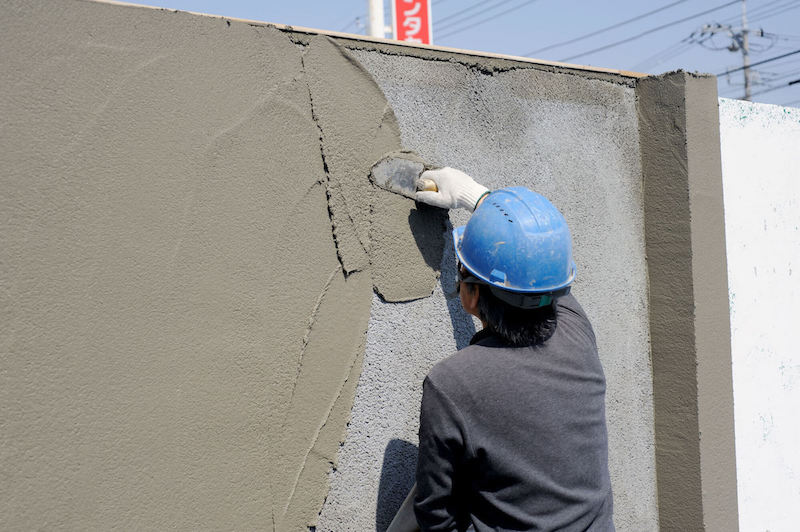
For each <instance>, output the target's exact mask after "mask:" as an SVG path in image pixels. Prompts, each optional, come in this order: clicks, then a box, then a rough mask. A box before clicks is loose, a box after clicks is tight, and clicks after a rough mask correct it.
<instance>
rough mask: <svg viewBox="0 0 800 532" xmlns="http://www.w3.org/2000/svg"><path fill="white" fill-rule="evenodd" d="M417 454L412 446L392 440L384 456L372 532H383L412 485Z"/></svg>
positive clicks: (411, 444) (415, 448) (402, 441)
mask: <svg viewBox="0 0 800 532" xmlns="http://www.w3.org/2000/svg"><path fill="white" fill-rule="evenodd" d="M418 452H419V450H418V449H417V446H416V445H414V444H413V443H409V442H407V441H405V440H398V439H393V440H390V441H389V443H388V444H387V445H386V450H385V451H384V453H383V467H382V468H381V480H380V484H379V485H378V505H377V507H376V508H375V530H376V531H377V532H385V530H386V529H387V528H389V524H390V523H391V522H392V519H393V518H394V515H395V514H396V513H397V510H398V509H399V508H400V505H401V504H402V503H403V501H404V500H405V498H406V495H408V492H409V491H411V487H412V486H413V485H414V477H415V474H416V470H417V454H418Z"/></svg>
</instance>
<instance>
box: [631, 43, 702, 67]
mask: <svg viewBox="0 0 800 532" xmlns="http://www.w3.org/2000/svg"><path fill="white" fill-rule="evenodd" d="M690 39H691V37H686V38H685V39H681V40H680V41H678V42H677V43H676V44H673V45H672V46H669V47H667V48H665V49H663V50H661V51H660V52H657V53H655V54H653V55H651V56H649V57H646V58H644V59H642V60H641V61H639V62H638V63H636V64H635V65H633V66H632V67H631V69H632V70H635V71H639V70H640V69H645V68H651V67H654V66H656V65H660V64H661V63H663V62H664V61H667V60H668V59H672V58H673V57H677V56H679V55H681V54H684V53H686V52H688V51H689V50H690V49H691V48H692V46H694V44H695V42H696V41H693V40H690Z"/></svg>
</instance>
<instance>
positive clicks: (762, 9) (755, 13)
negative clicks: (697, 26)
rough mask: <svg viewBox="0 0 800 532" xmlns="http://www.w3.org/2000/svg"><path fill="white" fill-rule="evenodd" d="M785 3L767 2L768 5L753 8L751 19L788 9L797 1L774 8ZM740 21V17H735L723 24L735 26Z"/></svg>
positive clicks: (773, 0)
mask: <svg viewBox="0 0 800 532" xmlns="http://www.w3.org/2000/svg"><path fill="white" fill-rule="evenodd" d="M784 1H785V0H772V1H771V2H767V3H766V4H763V5H760V6H758V7H755V8H753V10H752V11H750V16H751V17H759V16H761V14H762V13H766V12H767V11H770V10H772V9H781V8H783V7H786V6H787V5H791V4H792V3H793V2H794V1H796V0H789V2H788V3H786V4H784V5H782V6H775V7H773V6H774V4H777V3H780V2H784ZM738 21H739V17H738V16H735V17H730V18H727V19H724V20H723V21H722V24H733V23H734V22H738Z"/></svg>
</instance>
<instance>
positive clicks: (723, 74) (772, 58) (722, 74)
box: [717, 48, 800, 77]
mask: <svg viewBox="0 0 800 532" xmlns="http://www.w3.org/2000/svg"><path fill="white" fill-rule="evenodd" d="M794 54H800V48H798V49H797V50H794V51H793V52H789V53H785V54H782V55H779V56H776V57H771V58H769V59H764V60H763V61H756V62H755V63H752V64H751V65H749V66H748V67H743V66H741V67H739V68H734V69H733V70H726V71H725V72H722V73H721V74H717V77H719V76H727V75H728V74H733V73H734V72H739V71H740V70H744V69H745V68H752V67H755V66H758V65H763V64H764V63H769V62H770V61H777V60H778V59H783V58H784V57H789V56H790V55H794Z"/></svg>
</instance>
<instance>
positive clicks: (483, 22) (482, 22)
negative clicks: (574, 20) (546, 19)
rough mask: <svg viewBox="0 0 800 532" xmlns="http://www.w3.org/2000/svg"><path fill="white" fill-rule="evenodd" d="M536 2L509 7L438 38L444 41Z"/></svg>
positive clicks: (530, 0)
mask: <svg viewBox="0 0 800 532" xmlns="http://www.w3.org/2000/svg"><path fill="white" fill-rule="evenodd" d="M537 1H538V0H528V1H527V2H523V3H521V4H519V5H517V6H514V7H510V8H508V9H506V10H505V11H502V12H500V13H497V14H496V15H494V16H491V17H489V18H486V19H484V20H479V21H478V22H474V23H472V24H469V25H467V26H464V27H462V28H459V29H457V30H454V31H451V32H449V33H446V34H444V35H442V36H440V37H439V39H444V38H447V37H449V36H450V35H455V34H456V33H461V32H462V31H465V30H468V29H470V28H474V27H475V26H480V25H481V24H485V23H487V22H490V21H492V20H494V19H496V18H499V17H502V16H503V15H506V14H508V13H511V12H512V11H516V10H517V9H520V8H521V7H525V6H527V5H528V4H532V3H534V2H537Z"/></svg>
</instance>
